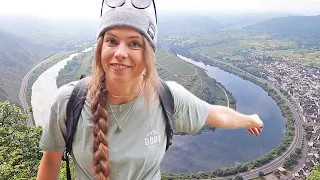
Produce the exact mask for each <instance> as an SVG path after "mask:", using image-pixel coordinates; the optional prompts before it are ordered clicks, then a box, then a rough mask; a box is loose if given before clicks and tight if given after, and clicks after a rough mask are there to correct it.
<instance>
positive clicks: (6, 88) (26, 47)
mask: <svg viewBox="0 0 320 180" xmlns="http://www.w3.org/2000/svg"><path fill="white" fill-rule="evenodd" d="M51 53H53V52H52V51H51V50H49V49H47V48H44V47H42V46H40V45H36V44H34V43H32V42H30V41H28V40H25V39H23V38H20V37H17V36H15V35H13V34H11V33H8V32H5V31H2V30H0V101H4V100H6V99H9V100H11V101H12V102H14V103H19V100H18V93H19V89H20V85H21V81H22V78H23V76H24V75H25V74H26V73H27V72H28V71H29V70H30V69H31V68H32V66H33V65H34V64H35V63H36V62H38V61H40V60H42V59H44V58H45V57H47V56H49V55H50V54H51Z"/></svg>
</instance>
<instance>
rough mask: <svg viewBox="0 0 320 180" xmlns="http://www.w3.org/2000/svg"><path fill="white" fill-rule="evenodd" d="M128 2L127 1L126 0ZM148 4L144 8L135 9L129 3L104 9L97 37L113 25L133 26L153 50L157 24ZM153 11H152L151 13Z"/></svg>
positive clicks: (155, 41)
mask: <svg viewBox="0 0 320 180" xmlns="http://www.w3.org/2000/svg"><path fill="white" fill-rule="evenodd" d="M126 3H128V1H126ZM152 3H153V2H152ZM152 7H153V6H152V5H150V6H149V7H148V8H146V9H137V8H135V7H133V6H132V5H131V4H130V3H128V4H125V5H123V6H120V7H116V8H111V9H108V11H106V12H105V13H104V14H103V15H102V17H101V19H100V22H99V27H98V33H97V38H99V37H100V36H103V35H104V33H105V32H106V31H107V30H109V29H111V28H113V27H123V26H124V27H130V28H133V29H135V30H137V31H139V32H141V34H142V35H143V36H144V37H146V38H147V39H148V41H149V42H150V45H151V47H152V49H153V50H154V51H155V49H156V43H157V25H156V17H155V16H156V15H155V13H154V10H153V9H152V11H150V8H152ZM152 12H153V13H152Z"/></svg>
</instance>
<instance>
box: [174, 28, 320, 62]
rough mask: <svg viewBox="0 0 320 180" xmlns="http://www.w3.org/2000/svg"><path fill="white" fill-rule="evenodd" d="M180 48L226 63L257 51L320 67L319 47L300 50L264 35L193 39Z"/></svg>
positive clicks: (227, 34)
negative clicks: (238, 54) (249, 52)
mask: <svg viewBox="0 0 320 180" xmlns="http://www.w3.org/2000/svg"><path fill="white" fill-rule="evenodd" d="M180 45H181V46H183V47H188V48H190V47H191V48H190V51H191V52H194V53H199V54H202V55H206V56H210V57H212V58H219V59H227V58H229V59H228V61H233V60H245V59H243V58H239V57H240V56H237V53H239V52H241V51H246V50H248V49H257V50H263V52H265V53H268V54H270V55H271V54H272V55H276V56H286V57H292V58H294V59H296V60H297V62H302V63H316V64H318V65H319V64H320V47H314V48H301V47H300V48H299V47H298V45H297V43H296V42H295V41H293V40H289V39H274V38H271V37H270V35H267V34H252V33H251V34H250V33H248V32H245V31H241V30H239V31H219V32H217V33H214V34H205V35H200V36H192V37H188V38H187V39H184V40H183V41H181V43H180ZM192 47H193V48H192ZM319 66H320V65H319Z"/></svg>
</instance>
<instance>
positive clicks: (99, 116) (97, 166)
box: [91, 76, 110, 180]
mask: <svg viewBox="0 0 320 180" xmlns="http://www.w3.org/2000/svg"><path fill="white" fill-rule="evenodd" d="M99 81H100V83H99V85H98V88H97V91H96V92H95V93H94V98H93V100H92V104H91V111H92V114H93V123H94V127H93V165H94V173H95V175H96V179H97V180H109V175H110V161H109V149H108V139H107V133H108V130H109V126H108V124H107V114H108V112H107V110H106V109H105V107H106V104H107V100H106V95H107V90H106V83H105V77H104V76H101V77H100V79H99Z"/></svg>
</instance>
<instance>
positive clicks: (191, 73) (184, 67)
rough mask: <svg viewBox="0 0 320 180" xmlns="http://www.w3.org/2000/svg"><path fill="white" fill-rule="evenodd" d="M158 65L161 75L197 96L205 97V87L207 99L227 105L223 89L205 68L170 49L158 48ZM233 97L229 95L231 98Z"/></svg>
mask: <svg viewBox="0 0 320 180" xmlns="http://www.w3.org/2000/svg"><path fill="white" fill-rule="evenodd" d="M156 56H157V64H158V65H157V67H158V73H159V75H160V77H162V78H163V79H165V80H172V81H176V82H177V83H179V84H181V85H183V86H184V87H185V88H186V89H188V90H189V91H191V92H192V93H194V94H195V95H196V96H198V97H200V98H202V99H205V96H206V95H205V94H204V93H203V92H204V89H208V90H209V93H208V94H207V97H206V100H208V99H210V100H211V101H212V100H213V101H212V102H210V100H209V103H212V104H219V105H227V99H226V97H225V94H224V92H223V90H222V89H221V88H220V87H219V86H217V84H216V82H215V80H214V79H212V78H210V77H209V76H208V75H207V74H206V73H205V72H204V70H203V69H201V68H198V67H196V66H194V65H192V64H189V63H187V62H185V61H184V60H182V59H180V58H179V57H177V56H175V55H174V54H172V53H171V52H170V51H167V50H163V49H159V50H157V54H156ZM231 98H232V97H229V99H231Z"/></svg>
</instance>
